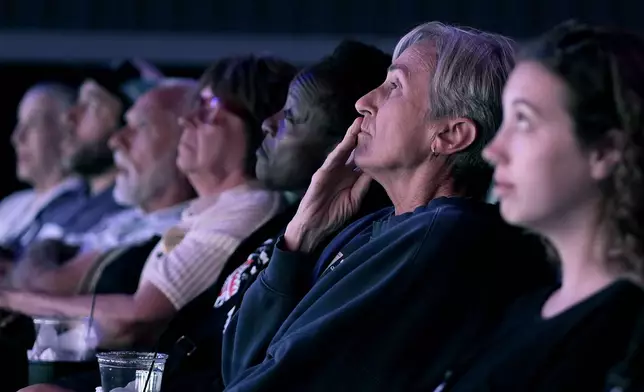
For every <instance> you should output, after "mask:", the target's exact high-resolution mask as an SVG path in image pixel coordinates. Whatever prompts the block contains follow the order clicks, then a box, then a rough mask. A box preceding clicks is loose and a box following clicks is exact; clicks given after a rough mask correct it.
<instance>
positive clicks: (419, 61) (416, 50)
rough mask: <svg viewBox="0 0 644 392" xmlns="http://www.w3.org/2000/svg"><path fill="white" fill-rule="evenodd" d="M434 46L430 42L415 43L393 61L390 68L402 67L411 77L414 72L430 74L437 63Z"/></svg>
mask: <svg viewBox="0 0 644 392" xmlns="http://www.w3.org/2000/svg"><path fill="white" fill-rule="evenodd" d="M436 56H437V51H436V44H435V43H434V42H433V41H431V40H423V41H420V42H417V43H415V44H413V45H411V46H409V47H408V48H407V49H405V50H404V51H403V52H402V53H401V54H400V56H398V58H396V59H394V61H393V63H392V68H395V67H396V66H400V67H404V69H406V71H407V72H408V73H409V74H410V75H408V76H412V74H413V73H414V72H431V71H432V70H433V69H434V68H435V67H436V63H437V57H436Z"/></svg>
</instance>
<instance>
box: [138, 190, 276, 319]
mask: <svg viewBox="0 0 644 392" xmlns="http://www.w3.org/2000/svg"><path fill="white" fill-rule="evenodd" d="M284 205H285V202H284V199H283V196H282V194H281V193H279V192H273V191H269V190H266V189H264V188H262V187H261V186H260V185H259V184H258V183H249V184H245V185H241V186H238V187H236V188H233V189H230V190H228V191H225V192H222V193H220V194H218V195H216V196H213V197H203V198H199V199H197V200H195V201H193V202H192V203H191V205H190V206H189V207H188V208H187V209H186V210H185V211H184V212H183V215H182V218H181V222H180V223H179V224H178V225H176V226H174V227H173V228H171V229H170V230H169V231H168V232H166V234H165V235H164V236H163V238H162V239H161V241H159V243H158V244H157V246H156V247H155V248H154V250H153V251H152V253H151V254H150V256H149V257H148V260H147V261H146V263H145V267H144V268H143V272H142V274H141V283H143V282H150V283H152V284H153V285H154V286H155V287H156V288H157V289H159V290H160V291H161V292H162V293H163V294H164V295H165V296H166V297H167V298H168V300H169V301H170V302H171V303H172V304H173V305H174V307H175V308H176V309H177V310H179V309H181V308H182V307H184V306H185V305H187V304H188V303H189V302H190V301H191V300H193V299H194V298H196V297H197V296H198V295H199V294H201V293H202V292H204V291H205V290H206V289H208V288H209V287H210V286H211V285H212V284H214V282H215V281H216V279H217V278H218V277H219V274H220V273H221V270H222V269H223V267H224V264H225V263H226V261H227V260H228V258H229V257H230V256H231V255H232V254H233V252H234V251H235V249H236V248H237V247H238V246H239V245H240V244H241V242H242V241H243V240H244V239H245V238H247V237H248V236H250V235H251V234H252V233H253V232H254V231H256V230H257V229H259V228H260V227H261V226H262V225H264V224H265V223H266V222H268V221H269V220H270V219H271V218H272V217H274V216H275V215H277V213H279V212H280V211H281V210H282V208H283V207H284Z"/></svg>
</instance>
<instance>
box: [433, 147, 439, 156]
mask: <svg viewBox="0 0 644 392" xmlns="http://www.w3.org/2000/svg"><path fill="white" fill-rule="evenodd" d="M432 155H435V156H438V154H436V147H434V146H432Z"/></svg>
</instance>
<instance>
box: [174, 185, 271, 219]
mask: <svg viewBox="0 0 644 392" xmlns="http://www.w3.org/2000/svg"><path fill="white" fill-rule="evenodd" d="M261 188H263V185H262V184H261V183H260V182H259V181H257V180H254V181H249V182H247V183H245V184H241V185H238V186H236V187H233V188H230V189H227V190H225V191H223V192H220V193H218V194H216V195H209V196H202V197H198V198H196V199H195V200H193V201H192V202H190V205H188V207H187V208H186V209H185V210H184V211H183V216H182V219H188V218H192V217H195V216H197V215H200V214H201V213H203V212H204V211H206V210H207V209H209V208H211V207H212V206H214V205H215V204H217V201H218V200H219V199H224V198H229V197H234V196H235V195H236V194H238V193H242V192H248V191H249V190H252V189H261Z"/></svg>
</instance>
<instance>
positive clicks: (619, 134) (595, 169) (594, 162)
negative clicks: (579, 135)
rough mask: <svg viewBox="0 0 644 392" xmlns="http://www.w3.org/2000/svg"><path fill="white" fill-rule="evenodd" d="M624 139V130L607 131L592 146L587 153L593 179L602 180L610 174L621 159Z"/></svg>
mask: <svg viewBox="0 0 644 392" xmlns="http://www.w3.org/2000/svg"><path fill="white" fill-rule="evenodd" d="M625 142H626V140H625V137H624V132H623V131H620V130H616V129H615V130H611V131H609V132H608V133H607V134H606V136H605V138H604V140H603V141H602V142H600V143H598V144H597V146H595V147H593V150H592V151H591V153H590V155H589V160H590V174H591V176H592V177H593V178H594V179H595V180H598V181H600V180H604V179H606V178H607V177H608V176H610V175H611V173H612V172H613V170H615V167H616V166H617V164H618V163H619V162H620V161H621V160H622V151H623V150H624V144H625Z"/></svg>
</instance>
